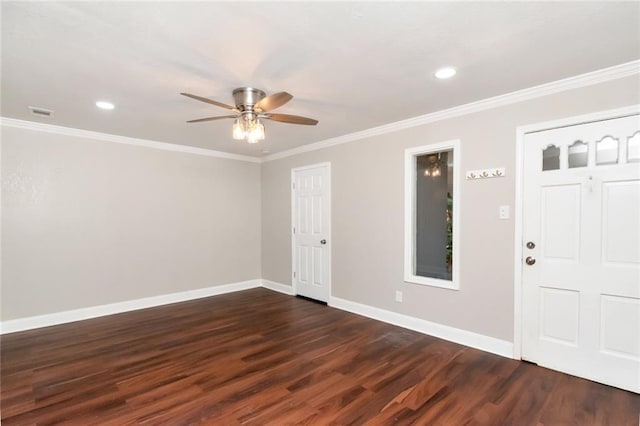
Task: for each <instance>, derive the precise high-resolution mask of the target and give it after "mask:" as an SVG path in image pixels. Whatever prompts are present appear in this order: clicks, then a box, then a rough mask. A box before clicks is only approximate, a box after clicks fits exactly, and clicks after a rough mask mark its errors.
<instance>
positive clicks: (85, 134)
mask: <svg viewBox="0 0 640 426" xmlns="http://www.w3.org/2000/svg"><path fill="white" fill-rule="evenodd" d="M0 125H1V126H6V127H16V128H19V129H26V130H35V131H39V132H46V133H53V134H57V135H65V136H76V137H81V138H87V139H94V140H99V141H107V142H115V143H122V144H126V145H135V146H142V147H146V148H155V149H161V150H164V151H175V152H184V153H187V154H195V155H204V156H207V157H216V158H224V159H227V160H237V161H248V162H250V163H261V162H262V160H261V159H260V158H257V157H251V156H249V155H240V154H231V153H228V152H222V151H214V150H212V149H205V148H197V147H195V146H187V145H178V144H174V143H167V142H158V141H154V140H150V139H138V138H131V137H128V136H119V135H112V134H109V133H101V132H94V131H90V130H82V129H74V128H72V127H63V126H56V125H53V124H46V123H36V122H34V121H26V120H18V119H15V118H8V117H0Z"/></svg>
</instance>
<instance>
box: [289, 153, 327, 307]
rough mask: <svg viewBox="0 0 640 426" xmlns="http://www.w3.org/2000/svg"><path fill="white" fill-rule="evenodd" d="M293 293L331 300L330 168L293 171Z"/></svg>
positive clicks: (322, 166) (322, 167) (323, 165)
mask: <svg viewBox="0 0 640 426" xmlns="http://www.w3.org/2000/svg"><path fill="white" fill-rule="evenodd" d="M291 174H292V181H293V182H292V218H293V229H292V232H293V247H292V250H293V290H294V292H295V294H299V295H301V296H305V297H310V298H312V299H315V300H320V301H323V302H328V301H329V295H330V288H331V167H330V164H328V163H324V164H319V165H314V166H309V167H301V168H298V169H293V170H292V173H291Z"/></svg>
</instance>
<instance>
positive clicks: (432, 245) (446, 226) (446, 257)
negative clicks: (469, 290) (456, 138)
mask: <svg viewBox="0 0 640 426" xmlns="http://www.w3.org/2000/svg"><path fill="white" fill-rule="evenodd" d="M424 148H425V149H427V148H428V147H424ZM408 155H409V157H408V158H407V162H406V167H409V168H410V170H409V172H410V173H409V174H410V175H411V180H410V181H409V182H407V184H408V185H409V187H408V188H406V193H407V194H409V196H410V201H411V202H410V203H409V204H410V205H408V206H407V209H409V212H407V216H408V217H409V224H410V228H411V229H410V230H409V232H408V233H407V234H408V235H407V237H406V238H407V239H408V240H409V241H405V243H406V244H405V246H406V253H405V281H408V282H413V283H418V284H427V285H435V286H439V287H446V288H457V281H456V280H455V278H457V277H455V273H454V271H455V267H456V266H457V256H456V252H457V245H456V238H455V236H456V235H457V229H456V224H457V221H456V216H457V214H456V213H457V211H456V209H457V204H458V203H457V202H456V197H457V188H456V187H457V178H456V175H457V172H458V170H457V167H456V157H457V153H456V148H455V146H446V147H443V148H441V149H436V150H434V149H433V148H432V149H431V150H429V151H426V152H425V151H421V150H420V149H417V150H413V151H412V152H411V153H410V154H408ZM405 231H406V230H405Z"/></svg>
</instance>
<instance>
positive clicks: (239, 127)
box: [233, 116, 265, 143]
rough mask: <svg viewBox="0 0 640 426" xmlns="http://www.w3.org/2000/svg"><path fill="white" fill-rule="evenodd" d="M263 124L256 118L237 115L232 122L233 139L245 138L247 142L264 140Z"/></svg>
mask: <svg viewBox="0 0 640 426" xmlns="http://www.w3.org/2000/svg"><path fill="white" fill-rule="evenodd" d="M264 138H265V132H264V124H262V122H261V121H260V120H259V119H257V118H254V119H247V117H245V116H243V117H239V118H237V119H236V121H234V122H233V139H235V140H246V141H247V142H248V143H258V142H260V141H261V140H264Z"/></svg>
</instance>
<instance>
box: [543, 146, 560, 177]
mask: <svg viewBox="0 0 640 426" xmlns="http://www.w3.org/2000/svg"><path fill="white" fill-rule="evenodd" d="M558 169H560V148H558V147H557V146H555V145H549V146H548V147H546V148H545V149H544V150H543V151H542V170H543V171H546V170H558Z"/></svg>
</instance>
